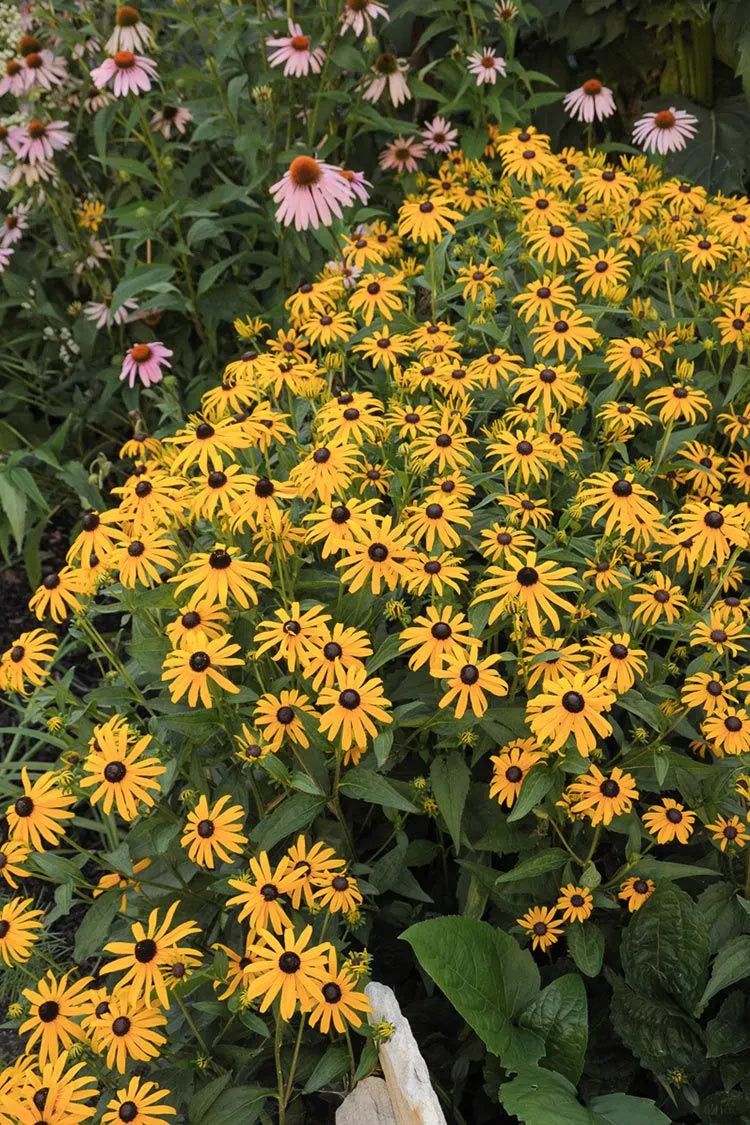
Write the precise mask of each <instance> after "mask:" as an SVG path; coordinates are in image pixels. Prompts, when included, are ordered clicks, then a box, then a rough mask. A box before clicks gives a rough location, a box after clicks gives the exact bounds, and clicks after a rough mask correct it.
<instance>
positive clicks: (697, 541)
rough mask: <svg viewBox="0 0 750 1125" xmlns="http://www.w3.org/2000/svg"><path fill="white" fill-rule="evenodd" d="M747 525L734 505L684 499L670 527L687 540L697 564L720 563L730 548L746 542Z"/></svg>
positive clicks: (743, 545)
mask: <svg viewBox="0 0 750 1125" xmlns="http://www.w3.org/2000/svg"><path fill="white" fill-rule="evenodd" d="M747 524H748V518H747V514H746V513H745V512H743V511H742V510H741V508H740V507H739V506H738V505H735V504H725V505H722V504H720V503H715V502H713V501H711V500H688V501H687V503H686V504H685V506H684V507H683V509H682V511H681V512H680V514H679V515H678V516H677V518H676V519H675V521H674V523H673V525H672V526H673V527H674V530H675V533H676V534H677V535H679V536H680V538H681V539H690V540H691V555H692V557H693V559H694V560H695V561H696V562H697V563H698V565H699V566H708V565H709V564H711V563H713V564H714V565H715V566H723V564H724V563H725V562H726V560H727V559H728V558H729V556H730V555H731V553H732V551H734V550H738V549H741V548H745V547H747V546H748V544H749V543H750V535H748V531H747Z"/></svg>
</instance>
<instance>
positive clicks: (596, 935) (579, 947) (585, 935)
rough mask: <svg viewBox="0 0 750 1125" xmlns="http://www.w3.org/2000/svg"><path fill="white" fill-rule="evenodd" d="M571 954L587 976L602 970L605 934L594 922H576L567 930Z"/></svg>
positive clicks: (594, 975) (592, 975)
mask: <svg viewBox="0 0 750 1125" xmlns="http://www.w3.org/2000/svg"><path fill="white" fill-rule="evenodd" d="M566 936H567V938H568V949H569V951H570V956H571V957H572V958H573V960H574V961H575V963H576V966H577V968H579V969H580V970H581V972H582V973H583V974H584V975H585V976H587V977H596V976H598V975H599V973H600V972H601V971H602V961H603V960H604V934H603V933H602V931H601V930H600V929H599V927H598V926H597V925H596V924H595V923H594V922H575V923H574V924H572V925H570V926H568V929H567V931H566Z"/></svg>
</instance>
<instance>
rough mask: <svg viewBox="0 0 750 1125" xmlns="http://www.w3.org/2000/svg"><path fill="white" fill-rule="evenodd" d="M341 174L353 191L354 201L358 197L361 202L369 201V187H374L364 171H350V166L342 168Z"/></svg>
mask: <svg viewBox="0 0 750 1125" xmlns="http://www.w3.org/2000/svg"><path fill="white" fill-rule="evenodd" d="M339 175H340V176H343V177H344V179H345V180H346V182H347V183H348V184H349V187H350V188H351V192H352V202H354V199H358V200H359V201H360V203H367V200H368V199H369V198H370V193H369V192H368V190H367V189H368V188H369V187H372V184H371V183H370V181H369V180H366V179H365V174H364V172H350V171H349V169H348V168H340V169H339Z"/></svg>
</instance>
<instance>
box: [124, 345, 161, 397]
mask: <svg viewBox="0 0 750 1125" xmlns="http://www.w3.org/2000/svg"><path fill="white" fill-rule="evenodd" d="M171 355H172V352H171V351H170V349H169V348H165V347H164V345H163V344H162V342H161V340H154V342H153V344H133V346H132V348H128V350H127V351H126V353H125V359H124V360H123V361H122V370H121V372H120V378H121V379H127V381H128V384H129V386H131V387H134V386H135V381H136V379H140V381H141V382H142V383H143V385H144V387H151V386H153V384H154V383H160V382H161V380H162V379H163V377H164V376H163V374H162V370H161V369H162V367H171V366H172V364H171V363H170V362H169V356H171Z"/></svg>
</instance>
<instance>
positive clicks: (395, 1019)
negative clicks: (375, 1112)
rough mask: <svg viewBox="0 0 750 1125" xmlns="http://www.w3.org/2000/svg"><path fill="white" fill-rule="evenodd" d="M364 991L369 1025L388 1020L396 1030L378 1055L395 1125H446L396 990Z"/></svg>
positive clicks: (382, 987) (372, 986)
mask: <svg viewBox="0 0 750 1125" xmlns="http://www.w3.org/2000/svg"><path fill="white" fill-rule="evenodd" d="M365 992H366V993H367V995H368V996H369V998H370V1003H371V1004H372V1011H371V1012H370V1013H369V1015H368V1020H369V1021H370V1024H372V1025H373V1026H374V1025H376V1024H379V1023H382V1022H383V1021H384V1020H385V1021H387V1022H388V1023H391V1024H393V1026H394V1028H395V1031H394V1033H393V1035H392V1036H391V1038H390V1039H389V1040H387V1042H385V1043H381V1044H380V1045H379V1054H380V1066H381V1068H382V1071H383V1074H384V1075H385V1080H386V1083H387V1084H388V1093H389V1094H390V1099H391V1105H392V1106H393V1113H394V1120H395V1122H396V1125H447V1123H446V1120H445V1116H444V1114H443V1111H442V1109H441V1108H440V1103H439V1101H438V1099H437V1095H436V1093H435V1091H434V1090H433V1088H432V1084H431V1082H430V1075H429V1072H428V1070H427V1064H426V1063H425V1061H424V1059H423V1058H422V1055H421V1053H420V1050H419V1047H418V1046H417V1041H416V1039H415V1038H414V1035H413V1034H412V1030H411V1027H410V1026H409V1021H408V1020H407V1019H405V1018H404V1016H403V1015H402V1014H401V1009H400V1007H399V1005H398V1000H397V999H396V996H395V994H394V992H393V990H392V989H390V988H388V986H387V985H385V984H378V983H377V982H376V981H373V982H372V983H371V984H368V986H367V988H366V989H365ZM375 1120H376V1121H377V1118H376V1119H375ZM357 1125H365V1121H364V1120H363V1119H361V1118H360V1120H359V1122H358V1123H357ZM367 1125H369V1122H367Z"/></svg>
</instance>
